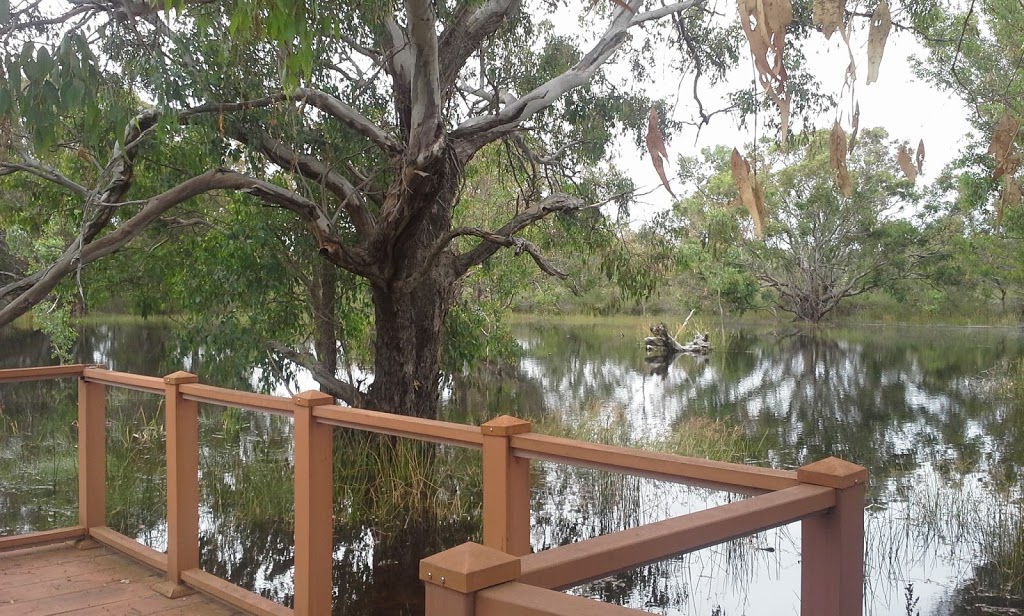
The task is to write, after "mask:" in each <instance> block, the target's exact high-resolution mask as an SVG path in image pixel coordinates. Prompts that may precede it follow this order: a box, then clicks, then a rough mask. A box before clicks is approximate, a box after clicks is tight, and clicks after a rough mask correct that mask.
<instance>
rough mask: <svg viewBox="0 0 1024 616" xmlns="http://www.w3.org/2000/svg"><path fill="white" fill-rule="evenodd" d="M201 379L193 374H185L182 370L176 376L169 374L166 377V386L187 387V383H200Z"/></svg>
mask: <svg viewBox="0 0 1024 616" xmlns="http://www.w3.org/2000/svg"><path fill="white" fill-rule="evenodd" d="M198 382H199V377H198V376H196V375H194V374H192V373H191V372H183V371H181V370H179V371H177V372H175V373H174V374H168V375H167V376H165V377H164V384H165V385H185V384H187V383H198Z"/></svg>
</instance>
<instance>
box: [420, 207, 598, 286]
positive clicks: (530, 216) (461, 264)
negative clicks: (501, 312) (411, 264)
mask: <svg viewBox="0 0 1024 616" xmlns="http://www.w3.org/2000/svg"><path fill="white" fill-rule="evenodd" d="M583 207H585V206H583V205H582V201H580V200H579V199H578V198H576V197H570V196H569V195H565V194H561V193H558V194H554V195H550V196H548V197H546V198H544V199H542V200H541V201H539V202H537V203H535V204H533V205H532V206H530V207H529V208H527V209H526V210H524V211H522V212H520V213H519V214H518V215H517V216H515V217H514V218H513V219H512V220H510V221H508V222H507V223H505V224H504V225H502V226H501V228H499V229H497V230H495V231H483V230H481V229H477V228H475V227H463V228H461V229H453V230H452V231H449V232H448V233H447V234H445V235H444V237H442V238H441V239H440V240H438V241H437V243H436V244H434V247H433V248H432V249H431V251H430V254H429V255H428V256H427V258H426V259H425V260H424V262H423V264H422V265H421V266H420V268H419V269H417V270H416V271H415V272H414V273H412V274H411V275H410V276H408V277H407V278H405V279H404V280H403V281H402V284H415V283H416V281H417V280H419V279H420V278H421V277H422V276H424V275H426V273H427V272H428V271H430V268H431V267H433V264H434V262H435V261H436V260H437V258H438V257H439V256H440V255H441V253H442V252H444V251H445V250H446V249H447V248H448V246H449V245H450V244H451V243H452V241H453V240H454V239H455V238H457V237H461V236H468V235H471V236H475V237H479V238H480V239H481V241H480V243H479V244H477V245H476V246H475V247H474V248H473V249H472V250H470V251H469V252H466V253H464V254H462V255H459V257H458V258H457V260H456V266H455V267H456V272H457V274H458V275H459V276H462V275H465V274H466V272H468V271H469V269H470V268H471V267H473V266H475V265H479V264H481V263H483V262H484V261H486V260H487V259H488V258H489V257H490V256H491V255H493V254H494V253H496V252H497V251H498V250H499V249H500V248H502V247H505V246H509V247H510V246H514V245H516V240H515V239H513V238H512V236H513V235H515V234H516V233H519V232H520V231H522V230H523V229H525V228H526V227H528V226H530V225H532V224H533V223H535V222H537V221H538V220H541V219H542V218H544V217H545V216H547V215H548V214H551V213H553V212H562V211H566V210H578V209H582V208H583ZM530 246H533V245H532V244H530ZM535 248H536V247H534V249H535ZM517 250H520V251H526V252H529V253H530V256H532V257H534V260H535V261H537V259H538V257H539V253H535V252H533V251H531V249H530V248H529V247H527V246H522V247H521V248H519V247H517ZM541 260H543V258H541ZM537 265H538V266H539V267H541V269H545V267H546V266H545V265H542V264H541V262H539V261H538V263H537ZM550 269H551V270H553V271H554V272H557V269H555V268H554V267H553V266H552V267H551V268H550ZM545 271H548V270H545ZM549 273H551V272H549ZM559 274H560V272H558V273H552V275H559Z"/></svg>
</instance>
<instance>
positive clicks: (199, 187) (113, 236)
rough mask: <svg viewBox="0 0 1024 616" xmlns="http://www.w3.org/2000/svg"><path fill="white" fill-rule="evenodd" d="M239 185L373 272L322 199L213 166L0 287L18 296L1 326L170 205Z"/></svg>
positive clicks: (336, 255) (343, 262) (364, 272)
mask: <svg viewBox="0 0 1024 616" xmlns="http://www.w3.org/2000/svg"><path fill="white" fill-rule="evenodd" d="M224 189H233V190H238V191H241V192H245V193H248V194H251V195H253V196H255V197H256V198H258V199H260V200H261V201H263V202H264V203H267V204H269V205H276V206H279V207H283V208H285V209H288V210H290V211H292V212H295V213H296V214H298V215H299V216H300V217H301V218H302V219H303V220H305V221H306V222H308V223H309V224H310V227H311V230H312V232H313V234H314V236H315V237H316V239H317V242H318V244H319V246H320V247H321V248H320V249H321V253H323V254H324V256H325V257H327V258H328V259H329V260H330V261H331V262H333V263H335V264H336V265H338V266H339V267H342V268H344V269H347V270H349V271H351V272H353V273H356V274H359V275H361V276H366V277H368V278H371V279H372V278H373V275H374V273H375V271H376V270H375V269H374V264H373V263H372V262H371V260H370V259H369V257H368V256H367V255H366V254H365V252H363V251H361V250H359V249H356V248H350V247H347V246H344V245H343V244H341V242H340V241H339V240H338V239H337V238H336V236H335V235H334V232H333V228H332V226H331V224H330V220H329V219H328V218H327V216H326V215H325V214H324V213H323V211H322V210H321V209H320V208H319V206H318V205H317V204H316V203H313V202H312V201H310V200H308V199H306V198H305V197H302V196H301V195H298V194H295V193H293V192H291V191H289V190H287V189H284V188H281V187H280V186H276V185H274V184H271V183H269V182H265V181H263V180H259V179H256V178H251V177H249V176H246V175H243V174H241V173H236V172H234V171H229V170H225V169H213V170H210V171H207V172H206V173H203V174H202V175H199V176H196V177H193V178H191V179H189V180H186V181H184V182H182V183H181V184H178V185H177V186H175V187H174V188H171V189H170V190H167V191H165V192H163V193H161V194H159V195H156V196H155V197H152V198H150V199H148V200H146V201H145V205H143V207H142V209H141V210H140V211H139V212H138V213H137V214H136V215H135V216H132V217H131V218H129V219H128V220H127V221H125V222H124V223H122V224H121V225H120V226H119V227H118V228H117V229H115V230H113V231H111V232H110V233H108V234H107V235H104V236H103V237H100V238H99V239H95V240H93V241H90V240H89V239H88V238H86V237H84V236H82V235H80V236H79V237H78V238H77V239H75V241H74V242H72V243H71V245H69V246H68V247H67V248H66V249H65V250H64V253H63V254H62V255H61V256H60V257H59V258H58V259H57V260H56V261H55V262H54V263H53V264H51V265H50V266H49V267H47V268H46V269H43V270H39V271H38V272H36V273H34V274H32V275H30V276H28V277H26V278H24V279H22V280H19V281H16V282H13V283H10V284H8V285H6V286H5V287H2V288H0V301H2V300H3V299H4V298H6V297H10V296H12V295H16V297H15V298H14V299H13V300H12V301H11V302H10V303H8V304H7V305H6V306H4V307H3V308H2V309H0V327H2V326H3V325H6V324H8V323H10V322H12V321H13V320H14V319H16V318H17V317H19V316H21V315H22V314H25V313H26V312H27V311H28V310H30V309H31V308H32V306H34V305H35V304H36V303H38V302H39V301H41V300H42V299H43V298H44V297H46V296H47V295H48V294H49V293H50V291H52V290H53V289H54V288H55V287H56V286H57V285H58V284H59V283H60V281H61V280H62V279H63V278H64V276H66V275H68V274H69V273H71V272H72V271H74V270H75V269H76V268H78V267H80V266H84V265H88V264H89V263H92V262H93V261H96V260H97V259H100V258H103V257H105V256H108V255H111V254H113V253H115V252H117V251H118V250H120V249H121V248H123V247H124V246H125V245H127V244H128V243H129V242H130V241H131V240H132V239H134V238H135V237H136V236H138V235H139V234H140V233H142V232H143V231H144V230H145V229H146V228H147V227H148V226H149V225H150V224H151V223H152V222H154V221H155V220H157V219H158V218H160V217H161V216H162V215H163V214H164V213H165V212H167V210H169V209H171V208H172V207H174V206H176V205H178V204H180V203H182V202H184V201H187V200H188V199H191V198H193V197H196V196H199V195H201V194H204V193H207V192H210V191H213V190H224Z"/></svg>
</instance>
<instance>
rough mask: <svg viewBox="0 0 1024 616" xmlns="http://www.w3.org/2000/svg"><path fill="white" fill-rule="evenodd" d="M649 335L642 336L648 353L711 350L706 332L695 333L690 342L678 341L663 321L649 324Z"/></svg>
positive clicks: (705, 352)
mask: <svg viewBox="0 0 1024 616" xmlns="http://www.w3.org/2000/svg"><path fill="white" fill-rule="evenodd" d="M651 334H653V335H651V336H648V337H647V338H644V345H645V346H646V347H647V351H648V352H649V353H658V354H662V355H668V354H672V353H694V354H697V355H706V354H708V353H710V352H711V341H710V337H709V336H708V335H707V334H700V333H698V334H696V335H695V336H694V337H693V340H692V341H691V342H688V343H686V344H683V343H680V342H679V341H678V340H676V339H675V338H674V337H673V336H672V335H671V334H669V333H668V328H667V327H666V326H665V324H664V323H658V324H657V325H652V326H651Z"/></svg>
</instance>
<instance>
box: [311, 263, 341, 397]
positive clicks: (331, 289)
mask: <svg viewBox="0 0 1024 616" xmlns="http://www.w3.org/2000/svg"><path fill="white" fill-rule="evenodd" d="M316 268H317V284H316V288H315V289H314V290H313V296H314V297H313V298H312V300H313V302H312V304H313V322H314V323H315V330H316V331H315V336H314V341H313V345H314V348H315V350H316V359H317V361H318V362H319V363H320V364H321V365H322V366H323V367H324V369H325V370H327V371H328V372H330V373H331V374H332V375H337V374H338V326H337V319H336V315H335V310H336V309H337V304H338V268H337V267H335V266H334V265H333V264H332V263H329V262H327V260H326V259H321V260H319V261H318V262H317V265H316ZM328 389H329V388H328V387H327V386H325V385H320V391H322V392H324V393H330V392H329V391H328Z"/></svg>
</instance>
